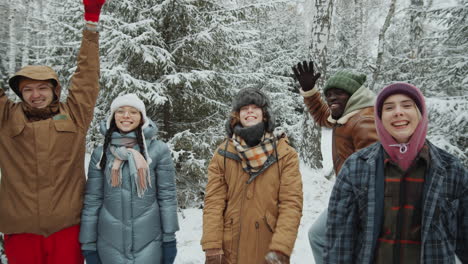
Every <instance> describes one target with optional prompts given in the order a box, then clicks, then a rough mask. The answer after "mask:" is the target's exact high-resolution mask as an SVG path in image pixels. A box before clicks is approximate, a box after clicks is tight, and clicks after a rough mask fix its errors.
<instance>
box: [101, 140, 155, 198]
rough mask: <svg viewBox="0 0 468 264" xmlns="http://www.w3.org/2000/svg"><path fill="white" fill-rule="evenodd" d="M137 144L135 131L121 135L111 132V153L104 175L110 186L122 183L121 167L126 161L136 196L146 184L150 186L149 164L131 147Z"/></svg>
mask: <svg viewBox="0 0 468 264" xmlns="http://www.w3.org/2000/svg"><path fill="white" fill-rule="evenodd" d="M136 144H137V141H136V133H135V132H131V133H128V134H126V135H125V137H122V135H121V134H120V133H118V132H114V133H112V140H111V146H110V147H109V149H110V152H111V153H112V155H109V156H108V160H107V163H106V164H107V165H106V170H105V175H106V179H107V180H108V182H109V184H110V185H111V186H112V187H118V186H120V185H121V184H122V167H123V164H124V163H125V162H128V167H129V168H128V169H129V172H130V176H131V177H133V178H134V179H135V185H136V187H137V194H138V197H140V198H141V197H143V195H144V193H145V191H146V190H147V189H148V185H149V186H150V187H151V180H150V173H149V166H148V163H147V162H146V160H145V158H144V157H143V155H142V154H141V153H140V152H139V151H137V150H135V149H133V146H135V145H136Z"/></svg>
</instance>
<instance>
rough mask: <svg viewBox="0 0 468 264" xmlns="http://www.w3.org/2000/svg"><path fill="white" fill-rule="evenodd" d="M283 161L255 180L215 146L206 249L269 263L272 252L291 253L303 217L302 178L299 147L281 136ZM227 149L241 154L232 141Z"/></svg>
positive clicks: (231, 259) (236, 259) (235, 259)
mask: <svg viewBox="0 0 468 264" xmlns="http://www.w3.org/2000/svg"><path fill="white" fill-rule="evenodd" d="M277 149H278V158H279V162H276V163H273V164H272V165H271V166H270V167H268V169H266V170H265V171H264V172H263V173H262V174H260V175H259V176H257V178H255V180H254V181H253V182H251V183H250V184H247V180H248V179H249V175H248V174H247V173H246V172H245V171H244V170H243V169H242V165H241V162H240V161H238V160H235V159H232V158H229V157H225V156H223V155H221V154H220V152H219V150H222V151H224V150H225V144H224V143H223V144H221V146H220V147H219V148H218V150H216V153H215V155H214V157H213V159H212V160H211V162H210V165H209V167H208V184H207V186H206V196H205V207H204V210H203V237H202V241H201V244H202V248H203V250H206V249H213V248H222V249H223V251H224V260H223V263H239V264H249V263H252V264H254V263H255V264H258V263H264V261H265V255H266V254H267V253H268V251H270V250H277V251H280V252H282V253H284V254H286V255H288V256H290V255H291V252H292V250H293V247H294V242H295V241H296V237H297V230H298V227H299V222H300V219H301V216H302V201H303V196H302V179H301V174H300V172H299V159H298V155H297V153H296V151H295V150H294V149H293V148H292V147H291V146H289V144H288V143H287V140H286V139H285V138H282V139H280V140H279V143H278V145H277ZM227 151H228V152H231V153H236V150H235V148H234V146H233V144H232V143H231V142H229V144H228V147H227Z"/></svg>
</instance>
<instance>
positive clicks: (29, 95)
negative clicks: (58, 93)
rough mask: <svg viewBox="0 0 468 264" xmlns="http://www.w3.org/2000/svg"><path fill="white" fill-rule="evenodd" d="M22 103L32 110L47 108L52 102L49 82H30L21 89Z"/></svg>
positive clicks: (52, 93)
mask: <svg viewBox="0 0 468 264" xmlns="http://www.w3.org/2000/svg"><path fill="white" fill-rule="evenodd" d="M21 95H22V97H23V100H24V102H26V103H27V104H28V105H29V106H31V107H33V108H44V107H47V106H48V105H49V104H50V103H51V102H52V100H54V91H53V85H52V84H51V83H49V82H42V81H41V82H31V83H28V84H27V85H25V86H24V87H22V88H21Z"/></svg>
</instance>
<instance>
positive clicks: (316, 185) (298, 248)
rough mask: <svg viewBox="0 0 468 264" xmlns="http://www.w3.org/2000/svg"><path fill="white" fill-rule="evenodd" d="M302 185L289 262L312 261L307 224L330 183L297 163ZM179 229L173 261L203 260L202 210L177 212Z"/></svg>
mask: <svg viewBox="0 0 468 264" xmlns="http://www.w3.org/2000/svg"><path fill="white" fill-rule="evenodd" d="M301 173H302V180H303V188H304V207H303V216H302V219H301V224H300V227H299V232H298V236H297V240H296V244H295V246H294V251H293V254H292V256H291V263H293V264H294V263H297V264H299V263H314V260H313V257H312V251H311V250H310V246H309V239H308V236H307V233H308V230H309V227H310V225H311V224H312V223H313V222H314V221H315V219H316V218H317V217H318V215H319V214H320V213H321V212H322V211H323V210H324V209H325V207H326V205H327V204H328V197H329V193H330V190H331V188H332V185H333V183H332V182H331V181H328V180H327V179H325V178H324V176H323V173H322V171H321V170H311V169H310V168H307V167H306V166H303V165H301ZM179 224H180V231H179V232H177V250H178V253H177V258H176V260H175V263H176V264H189V263H193V264H195V263H204V261H205V258H204V253H203V251H202V249H201V246H200V239H201V235H202V210H201V209H185V210H182V211H181V212H179Z"/></svg>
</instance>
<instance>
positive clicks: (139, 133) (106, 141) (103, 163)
mask: <svg viewBox="0 0 468 264" xmlns="http://www.w3.org/2000/svg"><path fill="white" fill-rule="evenodd" d="M140 114H141V113H140ZM143 122H144V119H143V116H142V117H141V122H140V125H138V127H137V128H135V133H136V140H137V144H138V146H139V147H140V153H141V154H142V155H143V158H144V159H145V160H146V158H147V157H146V155H145V145H144V143H143V136H142V135H143V133H142V130H141V126H142V125H143ZM118 130H119V129H118V128H117V125H116V124H115V118H114V117H112V121H111V123H110V126H109V129H108V130H107V132H106V135H105V136H104V145H103V146H102V158H101V162H100V163H99V166H100V167H101V169H102V170H104V169H105V168H106V162H107V155H106V152H107V148H108V147H109V144H110V142H111V140H112V133H114V132H115V131H118Z"/></svg>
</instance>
